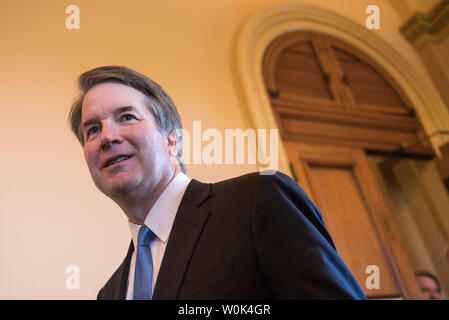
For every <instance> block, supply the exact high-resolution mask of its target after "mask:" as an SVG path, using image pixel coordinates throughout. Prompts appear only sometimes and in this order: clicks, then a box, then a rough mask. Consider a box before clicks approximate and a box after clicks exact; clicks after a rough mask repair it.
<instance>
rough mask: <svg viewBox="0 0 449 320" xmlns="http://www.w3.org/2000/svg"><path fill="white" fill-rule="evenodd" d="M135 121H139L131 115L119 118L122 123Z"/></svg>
mask: <svg viewBox="0 0 449 320" xmlns="http://www.w3.org/2000/svg"><path fill="white" fill-rule="evenodd" d="M135 119H137V118H136V117H135V116H134V115H132V114H129V113H127V114H123V115H121V116H120V118H119V120H120V121H131V120H135Z"/></svg>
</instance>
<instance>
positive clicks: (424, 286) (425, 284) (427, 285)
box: [418, 276, 440, 300]
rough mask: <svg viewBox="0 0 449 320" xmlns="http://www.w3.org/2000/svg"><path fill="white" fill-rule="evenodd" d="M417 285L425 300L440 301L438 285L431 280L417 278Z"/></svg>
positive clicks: (424, 277) (425, 277)
mask: <svg viewBox="0 0 449 320" xmlns="http://www.w3.org/2000/svg"><path fill="white" fill-rule="evenodd" d="M418 283H419V286H420V288H421V292H422V294H423V296H424V297H425V298H426V299H427V300H439V299H440V290H439V289H438V285H437V284H436V283H435V281H434V280H433V279H432V278H429V277H427V276H418Z"/></svg>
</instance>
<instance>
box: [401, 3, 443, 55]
mask: <svg viewBox="0 0 449 320" xmlns="http://www.w3.org/2000/svg"><path fill="white" fill-rule="evenodd" d="M399 30H400V31H401V33H402V34H403V35H404V37H405V38H406V39H407V40H408V41H409V42H410V43H411V44H412V45H414V46H415V47H416V48H419V47H421V46H422V45H425V44H427V43H429V42H431V43H435V44H438V43H440V42H441V41H442V40H444V39H445V37H446V36H447V34H448V33H449V0H441V1H440V2H439V3H438V4H437V5H435V6H434V7H433V8H432V10H430V11H429V12H428V13H422V12H415V13H414V14H413V15H412V16H411V17H410V18H409V19H408V20H407V21H406V22H405V23H404V24H403V25H402V26H401V27H400V28H399Z"/></svg>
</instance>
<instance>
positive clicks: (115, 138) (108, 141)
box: [101, 124, 123, 150]
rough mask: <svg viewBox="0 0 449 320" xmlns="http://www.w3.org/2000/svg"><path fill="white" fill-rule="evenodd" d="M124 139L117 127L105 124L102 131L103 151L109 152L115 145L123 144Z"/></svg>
mask: <svg viewBox="0 0 449 320" xmlns="http://www.w3.org/2000/svg"><path fill="white" fill-rule="evenodd" d="M122 141H123V138H122V136H121V134H120V130H119V128H117V126H115V125H111V124H104V125H103V128H102V130H101V149H102V150H108V149H109V148H110V147H111V146H112V145H113V144H115V143H122Z"/></svg>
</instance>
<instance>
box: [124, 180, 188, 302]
mask: <svg viewBox="0 0 449 320" xmlns="http://www.w3.org/2000/svg"><path fill="white" fill-rule="evenodd" d="M189 183H190V179H189V178H188V177H187V176H186V175H184V174H183V173H182V172H179V173H178V174H177V175H176V177H175V178H173V180H172V181H171V182H170V183H169V184H168V186H167V187H166V188H165V190H164V191H163V192H162V194H161V195H160V196H159V198H158V199H157V200H156V202H155V203H154V205H153V207H152V208H151V210H150V212H148V214H147V217H146V218H145V222H144V223H145V225H146V226H147V227H148V228H150V230H151V231H152V232H153V233H154V234H155V235H156V238H155V239H154V241H152V242H151V244H150V246H151V256H152V257H153V287H152V288H151V289H152V290H153V291H154V287H155V284H156V280H157V275H158V274H159V269H160V267H161V262H162V258H163V257H164V252H165V248H166V246H167V241H168V237H169V235H170V231H171V228H172V226H173V221H174V220H175V216H176V212H178V208H179V204H180V203H181V200H182V197H183V196H184V193H185V191H186V189H187V186H188V185H189ZM128 223H129V228H130V230H131V236H132V241H133V244H134V248H135V250H134V252H133V254H132V256H131V264H130V267H129V276H128V291H127V293H126V299H127V300H132V299H133V291H134V290H133V289H134V271H135V266H136V251H137V250H136V249H137V236H138V234H139V229H140V227H141V225H138V224H134V223H132V222H131V221H128Z"/></svg>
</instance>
